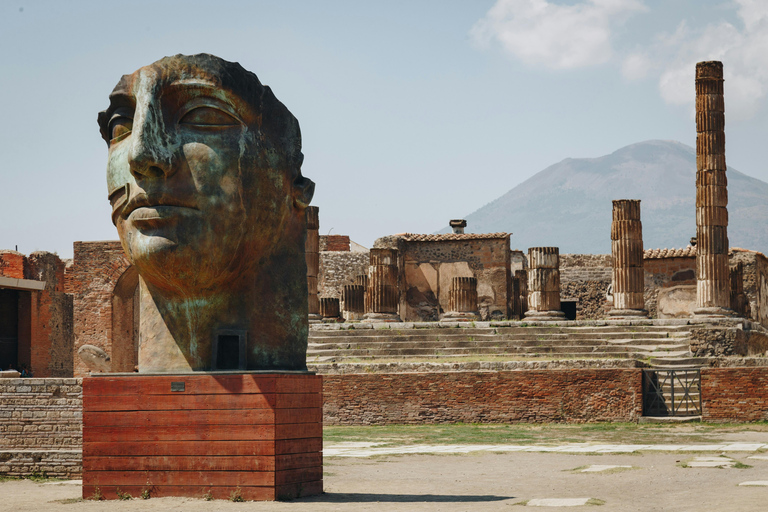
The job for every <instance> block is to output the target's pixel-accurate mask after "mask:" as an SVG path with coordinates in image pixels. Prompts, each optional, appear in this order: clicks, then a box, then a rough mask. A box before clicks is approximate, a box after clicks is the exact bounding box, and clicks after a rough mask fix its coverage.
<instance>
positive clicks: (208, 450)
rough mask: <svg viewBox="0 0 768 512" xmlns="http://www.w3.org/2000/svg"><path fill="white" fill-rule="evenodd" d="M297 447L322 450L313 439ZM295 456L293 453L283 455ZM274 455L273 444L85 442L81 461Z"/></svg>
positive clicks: (307, 449)
mask: <svg viewBox="0 0 768 512" xmlns="http://www.w3.org/2000/svg"><path fill="white" fill-rule="evenodd" d="M285 442H286V441H278V443H285ZM292 442H294V443H297V444H296V445H295V446H293V449H295V450H296V451H297V452H305V451H306V452H309V451H315V450H316V451H319V450H322V440H320V443H319V446H318V442H317V440H315V439H312V440H304V439H299V440H295V441H292ZM283 453H294V452H283ZM274 454H275V441H273V440H266V441H210V442H200V441H177V440H174V441H165V442H162V443H150V442H146V441H135V440H131V441H125V442H105V441H95V442H85V443H83V459H85V458H87V457H98V456H105V457H106V456H121V455H125V456H129V455H130V456H136V457H141V456H160V455H168V456H183V455H190V456H192V455H194V456H199V457H208V456H217V455H220V456H227V455H243V456H250V455H253V456H259V455H274Z"/></svg>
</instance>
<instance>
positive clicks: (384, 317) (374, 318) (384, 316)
mask: <svg viewBox="0 0 768 512" xmlns="http://www.w3.org/2000/svg"><path fill="white" fill-rule="evenodd" d="M376 322H402V320H400V317H399V316H397V314H395V313H366V314H365V316H364V317H363V323H366V324H373V323H376Z"/></svg>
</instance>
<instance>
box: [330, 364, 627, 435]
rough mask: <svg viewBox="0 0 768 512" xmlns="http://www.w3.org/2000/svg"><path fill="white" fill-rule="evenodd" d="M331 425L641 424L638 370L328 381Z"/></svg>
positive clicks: (366, 376)
mask: <svg viewBox="0 0 768 512" xmlns="http://www.w3.org/2000/svg"><path fill="white" fill-rule="evenodd" d="M323 383H324V385H323V395H324V403H325V406H324V414H323V416H324V421H325V424H326V425H361V424H362V425H383V424H396V423H406V424H424V423H454V422H467V423H516V422H531V423H533V422H575V423H580V422H587V421H634V420H636V419H637V418H638V417H639V416H640V415H641V414H642V389H641V371H640V370H638V369H579V370H550V371H537V370H522V371H508V372H445V373H405V374H403V373H400V374H375V375H369V374H353V375H324V376H323Z"/></svg>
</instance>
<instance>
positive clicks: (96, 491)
mask: <svg viewBox="0 0 768 512" xmlns="http://www.w3.org/2000/svg"><path fill="white" fill-rule="evenodd" d="M88 499H89V500H92V501H101V500H103V499H104V495H103V494H101V489H99V488H98V487H96V488H95V489H94V490H93V494H91V495H90V496H88Z"/></svg>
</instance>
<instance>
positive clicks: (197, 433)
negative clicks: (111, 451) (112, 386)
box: [83, 423, 315, 444]
mask: <svg viewBox="0 0 768 512" xmlns="http://www.w3.org/2000/svg"><path fill="white" fill-rule="evenodd" d="M299 425H301V426H303V425H315V424H313V423H307V424H298V425H286V426H285V427H297V426H299ZM300 430H301V429H300V428H285V429H283V430H282V432H283V434H282V435H283V436H284V437H281V439H292V438H298V437H310V436H308V435H300V433H299V431H300ZM269 439H275V426H274V425H176V426H168V427H166V426H157V427H152V428H135V427H93V426H84V427H83V443H84V444H85V443H91V442H95V441H96V442H131V441H264V440H269Z"/></svg>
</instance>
